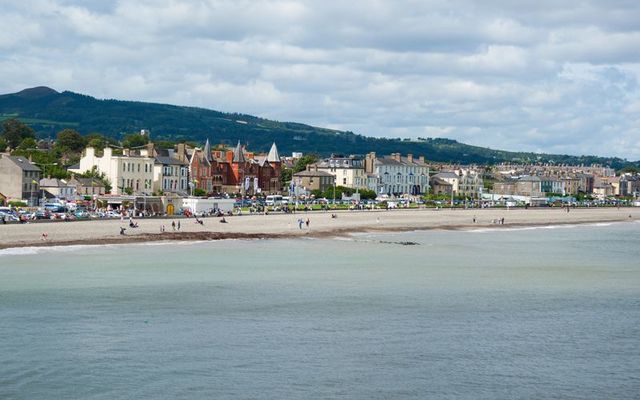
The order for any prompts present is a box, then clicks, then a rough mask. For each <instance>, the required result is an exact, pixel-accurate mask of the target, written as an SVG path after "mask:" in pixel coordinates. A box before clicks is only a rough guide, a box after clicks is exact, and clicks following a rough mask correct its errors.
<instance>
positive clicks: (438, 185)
mask: <svg viewBox="0 0 640 400" xmlns="http://www.w3.org/2000/svg"><path fill="white" fill-rule="evenodd" d="M429 182H430V184H431V192H430V193H431V194H434V195H446V196H451V193H452V192H453V185H452V184H451V183H449V182H447V181H445V180H444V179H440V178H437V177H435V176H434V177H431V180H430V181H429Z"/></svg>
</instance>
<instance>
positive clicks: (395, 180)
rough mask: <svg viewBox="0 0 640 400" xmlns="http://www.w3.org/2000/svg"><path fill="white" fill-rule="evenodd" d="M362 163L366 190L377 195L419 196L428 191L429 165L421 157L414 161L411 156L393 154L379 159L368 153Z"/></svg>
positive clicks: (374, 154)
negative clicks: (372, 191)
mask: <svg viewBox="0 0 640 400" xmlns="http://www.w3.org/2000/svg"><path fill="white" fill-rule="evenodd" d="M364 163H365V175H366V177H367V185H368V189H370V190H374V191H375V192H376V193H378V194H387V195H390V196H391V195H394V196H402V195H419V194H423V193H427V192H428V190H429V165H428V164H426V163H425V161H424V157H422V156H420V157H419V158H418V159H415V158H413V155H412V154H407V156H406V157H402V156H401V155H400V153H393V154H391V155H390V156H388V157H382V158H380V157H376V153H369V154H367V155H366V156H365V159H364Z"/></svg>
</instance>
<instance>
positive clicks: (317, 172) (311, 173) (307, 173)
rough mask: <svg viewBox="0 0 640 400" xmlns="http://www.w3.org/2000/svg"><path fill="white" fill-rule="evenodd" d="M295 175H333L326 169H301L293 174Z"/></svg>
mask: <svg viewBox="0 0 640 400" xmlns="http://www.w3.org/2000/svg"><path fill="white" fill-rule="evenodd" d="M293 176H301V177H302V176H331V177H333V175H332V174H330V173H328V172H326V171H320V170H318V171H307V170H304V171H300V172H296V173H295V174H293Z"/></svg>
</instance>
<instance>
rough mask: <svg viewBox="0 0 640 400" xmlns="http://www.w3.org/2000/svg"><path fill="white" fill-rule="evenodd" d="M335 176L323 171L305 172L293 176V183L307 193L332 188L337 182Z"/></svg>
mask: <svg viewBox="0 0 640 400" xmlns="http://www.w3.org/2000/svg"><path fill="white" fill-rule="evenodd" d="M335 179H336V178H335V176H334V175H333V174H331V173H329V172H327V171H322V170H313V169H312V170H305V171H300V172H296V173H295V174H293V177H292V183H293V185H294V186H295V187H297V188H303V189H304V190H305V191H308V192H310V191H313V190H319V191H321V192H324V191H325V190H327V189H329V188H332V187H333V185H334V182H335Z"/></svg>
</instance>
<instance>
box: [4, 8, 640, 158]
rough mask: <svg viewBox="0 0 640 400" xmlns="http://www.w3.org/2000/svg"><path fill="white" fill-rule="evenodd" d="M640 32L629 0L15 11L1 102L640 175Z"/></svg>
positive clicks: (9, 18)
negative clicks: (20, 98)
mask: <svg viewBox="0 0 640 400" xmlns="http://www.w3.org/2000/svg"><path fill="white" fill-rule="evenodd" d="M27 3H29V4H27ZM639 20H640V3H637V2H629V1H624V0H621V1H609V2H606V3H603V2H598V1H583V0H569V1H566V2H557V1H551V0H541V1H539V2H535V3H531V2H526V3H521V2H512V1H506V0H488V1H486V2H482V3H477V2H473V1H470V0H457V1H453V2H450V1H444V0H433V1H428V2H425V1H420V0H402V1H394V2H389V1H382V0H373V1H372V0H354V1H350V2H343V1H323V2H317V1H312V0H308V1H287V0H240V1H238V0H235V1H233V0H197V1H196V0H194V1H182V2H179V1H175V0H159V1H158V0H120V1H116V2H103V1H99V0H93V1H79V0H78V1H75V0H33V1H30V2H10V3H8V4H4V5H3V13H2V15H0V25H2V26H3V28H4V29H3V32H4V33H3V34H2V35H0V50H1V51H0V75H1V76H2V77H3V79H2V80H1V81H0V92H2V93H8V92H13V91H17V90H20V89H23V88H25V87H30V86H36V85H48V86H51V87H54V88H56V89H58V90H67V89H68V90H74V91H77V92H81V93H86V94H89V95H94V96H97V97H102V98H121V99H130V100H142V101H156V102H166V103H175V104H184V105H194V106H200V107H207V108H212V109H218V110H223V111H235V112H244V113H251V114H256V115H259V116H262V117H265V118H274V119H280V120H288V121H299V122H305V123H309V124H316V125H320V126H327V127H334V128H335V127H339V128H343V129H348V130H352V131H355V132H357V133H362V134H365V135H371V136H400V137H424V136H438V137H450V138H453V139H458V140H460V141H464V142H468V143H471V144H475V145H481V146H489V147H492V148H503V149H508V150H543V151H553V152H561V153H573V154H582V153H588V154H599V155H617V156H622V157H627V158H630V159H640V145H638V140H637V132H638V129H639V128H640V126H639V125H640V123H639V117H638V116H637V115H638V110H639V109H640V106H639V104H640V90H638V89H639V88H638V81H639V79H640V59H639V58H640V53H639V52H638V51H637V49H638V48H640V26H639V25H638V23H637V21H639Z"/></svg>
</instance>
